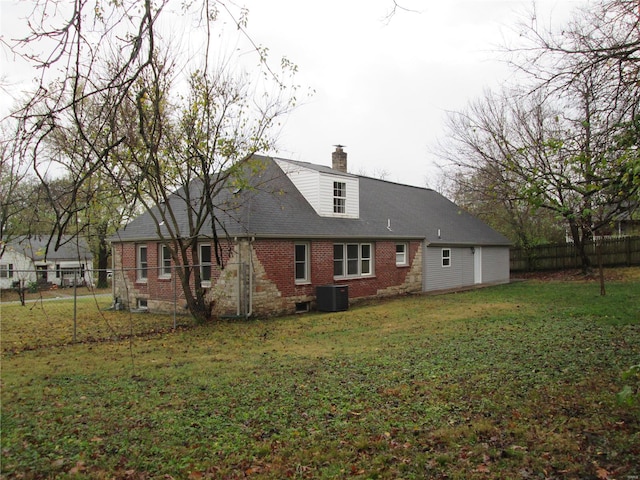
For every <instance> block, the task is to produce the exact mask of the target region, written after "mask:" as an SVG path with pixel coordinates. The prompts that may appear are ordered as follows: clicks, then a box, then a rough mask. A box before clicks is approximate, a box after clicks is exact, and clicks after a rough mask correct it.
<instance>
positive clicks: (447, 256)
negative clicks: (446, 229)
mask: <svg viewBox="0 0 640 480" xmlns="http://www.w3.org/2000/svg"><path fill="white" fill-rule="evenodd" d="M445 252H448V253H449V255H445ZM445 261H446V262H447V264H446V265H445ZM441 262H442V268H449V267H451V249H450V248H443V249H442V257H441Z"/></svg>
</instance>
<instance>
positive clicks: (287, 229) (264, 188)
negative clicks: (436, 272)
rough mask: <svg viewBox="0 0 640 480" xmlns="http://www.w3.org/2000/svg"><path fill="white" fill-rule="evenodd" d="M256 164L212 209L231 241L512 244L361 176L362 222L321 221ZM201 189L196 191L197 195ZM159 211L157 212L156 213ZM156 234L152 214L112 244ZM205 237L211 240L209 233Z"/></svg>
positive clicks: (440, 206) (266, 162) (274, 170)
mask: <svg viewBox="0 0 640 480" xmlns="http://www.w3.org/2000/svg"><path fill="white" fill-rule="evenodd" d="M279 160H282V159H279ZM257 161H259V162H262V163H263V168H260V169H258V173H255V174H254V175H253V176H252V178H251V183H252V187H251V188H245V189H243V190H241V191H237V190H235V189H234V187H233V186H231V185H230V186H229V188H225V189H223V191H222V192H221V194H220V195H218V197H217V199H216V202H214V203H215V205H216V206H218V207H219V209H218V212H217V219H218V221H219V223H220V225H222V226H224V229H225V230H226V232H227V234H228V235H230V236H231V237H234V236H244V235H250V236H255V237H257V238H259V237H279V238H299V239H302V238H332V239H341V238H342V239H351V238H353V239H355V238H359V239H372V240H373V239H383V238H388V239H394V238H395V239H400V238H403V239H413V238H415V239H426V240H427V242H428V243H430V244H436V245H437V244H451V245H453V244H462V245H509V244H510V242H509V240H508V239H507V238H506V237H504V236H503V235H501V234H500V233H498V232H496V231H495V230H493V229H492V228H490V227H489V226H488V225H486V224H485V223H484V222H482V221H480V220H479V219H477V218H475V217H474V216H472V215H471V214H469V213H468V212H466V211H464V210H462V209H460V208H459V207H458V206H456V205H455V204H454V203H453V202H451V201H449V200H447V199H446V198H445V197H443V196H442V195H440V194H439V193H437V192H435V191H433V190H431V189H427V188H420V187H413V186H408V185H401V184H397V183H393V182H388V181H384V180H378V179H373V178H368V177H363V176H357V177H358V178H359V181H360V217H359V218H357V219H347V218H329V217H321V216H320V215H318V214H317V213H316V211H315V210H314V209H313V208H312V207H311V205H310V204H309V203H308V202H307V200H306V199H305V198H304V197H303V196H302V194H301V193H300V192H299V191H298V190H297V189H296V188H295V186H294V185H293V183H292V182H291V181H290V180H289V178H288V177H287V176H286V175H285V174H284V172H283V171H282V170H281V169H280V167H279V166H278V165H277V163H276V162H275V161H274V160H273V159H272V158H269V157H257ZM285 161H288V162H291V163H294V164H297V165H303V166H305V167H306V168H312V169H316V170H318V171H320V172H324V173H328V172H330V173H334V174H335V173H338V172H336V171H335V170H332V169H330V168H328V167H325V166H321V165H313V164H309V163H304V162H293V161H289V160H285ZM351 176H354V175H351ZM195 186H196V185H192V186H191V188H192V190H193V189H194V187H195ZM181 194H182V191H178V192H176V194H174V195H173V196H172V199H171V204H172V205H173V207H174V208H175V209H176V211H181V212H185V202H184V200H183V199H182V197H181ZM158 208H159V207H155V208H154V210H155V211H156V212H157V211H158V210H157V209H158ZM179 217H180V216H179ZM185 219H186V216H185V215H184V213H183V214H182V216H181V221H182V225H181V226H180V229H181V234H183V235H187V234H188V232H187V230H186V221H185ZM388 227H389V228H388ZM165 230H166V229H165ZM218 231H219V232H220V233H221V230H220V229H219V230H218ZM438 231H439V232H440V237H438ZM155 232H156V225H155V222H154V221H153V219H152V217H151V215H150V214H149V212H146V213H144V214H142V215H140V216H138V217H137V218H135V219H134V220H133V221H132V222H131V223H129V225H127V226H126V227H125V228H124V229H122V230H120V231H119V232H118V233H117V234H116V235H115V236H114V237H113V238H112V241H141V240H152V239H155V238H157V236H156V235H155ZM201 234H202V236H203V237H207V236H211V234H212V230H211V228H210V225H208V226H207V227H206V228H205V229H203V231H202V232H201Z"/></svg>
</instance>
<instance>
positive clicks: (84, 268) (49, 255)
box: [0, 235, 93, 289]
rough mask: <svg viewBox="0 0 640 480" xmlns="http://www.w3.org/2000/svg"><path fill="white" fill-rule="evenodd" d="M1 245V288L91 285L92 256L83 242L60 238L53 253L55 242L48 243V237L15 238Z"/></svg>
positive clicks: (70, 238)
mask: <svg viewBox="0 0 640 480" xmlns="http://www.w3.org/2000/svg"><path fill="white" fill-rule="evenodd" d="M47 245H48V247H47ZM3 246H4V251H3V253H2V255H0V288H1V289H7V288H14V287H17V286H22V287H26V286H28V285H30V284H32V283H38V284H40V285H57V286H59V287H69V286H73V285H74V283H77V284H78V285H91V284H92V283H93V275H92V268H93V256H92V254H91V251H90V250H89V247H88V245H87V243H86V242H85V241H84V240H82V239H76V238H72V237H63V238H62V245H61V246H60V247H59V248H58V249H57V250H54V247H55V242H54V241H51V242H49V237H47V236H40V235H33V236H21V237H17V238H15V239H13V240H10V241H9V242H7V243H6V244H5V245H3Z"/></svg>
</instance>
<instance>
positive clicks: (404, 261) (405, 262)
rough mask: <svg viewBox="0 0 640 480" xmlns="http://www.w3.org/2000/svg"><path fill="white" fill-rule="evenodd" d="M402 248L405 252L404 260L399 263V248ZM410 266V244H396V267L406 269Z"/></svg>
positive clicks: (403, 254)
mask: <svg viewBox="0 0 640 480" xmlns="http://www.w3.org/2000/svg"><path fill="white" fill-rule="evenodd" d="M399 246H402V247H403V249H404V251H403V252H402V254H401V255H402V259H401V260H400V261H398V247H399ZM407 265H409V244H408V243H405V242H402V243H396V266H397V267H406V266H407Z"/></svg>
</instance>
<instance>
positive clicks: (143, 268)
mask: <svg viewBox="0 0 640 480" xmlns="http://www.w3.org/2000/svg"><path fill="white" fill-rule="evenodd" d="M148 276H149V263H148V261H147V246H146V245H138V246H137V248H136V278H137V279H138V281H141V282H146V281H147V278H148Z"/></svg>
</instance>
